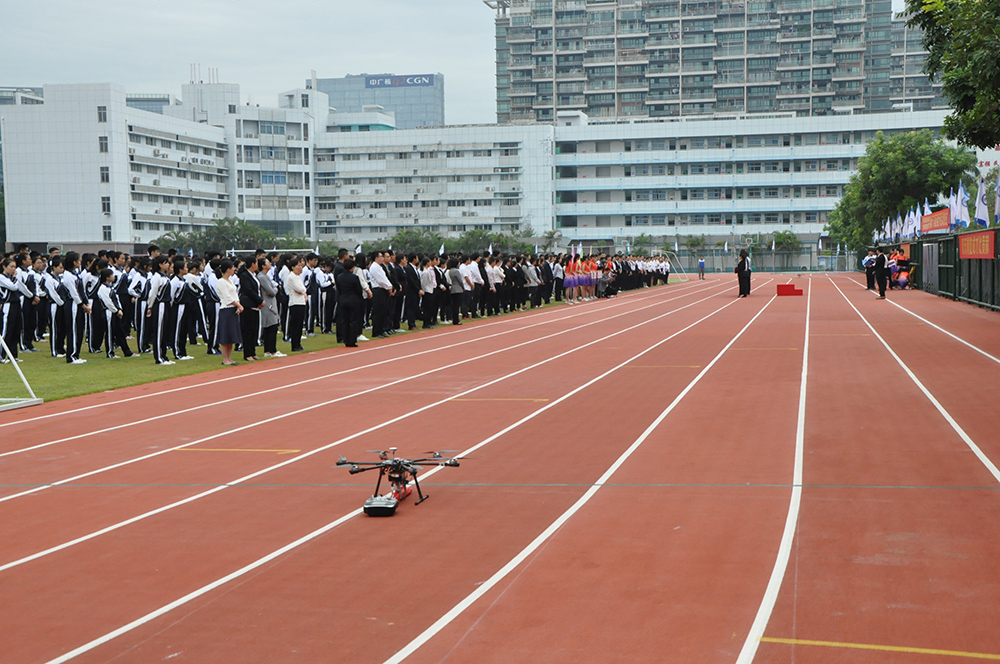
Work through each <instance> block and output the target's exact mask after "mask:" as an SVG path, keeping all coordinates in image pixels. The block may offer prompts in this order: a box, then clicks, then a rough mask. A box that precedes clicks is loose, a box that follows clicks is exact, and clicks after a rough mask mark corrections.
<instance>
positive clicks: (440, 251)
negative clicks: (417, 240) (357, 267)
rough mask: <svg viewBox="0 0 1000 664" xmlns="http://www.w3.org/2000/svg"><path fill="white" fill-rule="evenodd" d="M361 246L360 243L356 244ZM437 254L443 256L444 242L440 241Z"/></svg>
mask: <svg viewBox="0 0 1000 664" xmlns="http://www.w3.org/2000/svg"><path fill="white" fill-rule="evenodd" d="M358 246H359V247H360V246H361V245H360V244H359V245H358ZM438 256H444V242H442V243H441V248H440V249H438Z"/></svg>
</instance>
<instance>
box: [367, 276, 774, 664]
mask: <svg viewBox="0 0 1000 664" xmlns="http://www.w3.org/2000/svg"><path fill="white" fill-rule="evenodd" d="M776 298H777V295H772V296H771V299H770V300H768V301H767V304H765V305H764V306H763V307H762V308H761V310H760V311H758V312H757V313H756V314H755V315H754V317H753V318H751V319H750V322H749V323H747V324H746V325H744V326H743V329H741V330H740V331H739V332H738V333H737V334H736V336H735V337H733V338H732V339H731V340H730V341H729V343H727V344H726V345H725V347H724V348H723V349H722V350H721V351H719V354H718V355H716V356H715V358H714V359H712V361H711V362H709V363H708V364H707V365H705V368H704V369H702V370H701V371H700V372H699V373H698V375H697V376H695V377H694V379H693V380H692V381H691V382H690V383H688V385H687V387H685V388H684V389H683V390H682V391H681V393H680V394H678V395H677V396H676V397H675V398H674V400H673V401H671V402H670V405H669V406H667V407H666V408H665V409H664V410H663V412H661V413H660V414H659V416H658V417H657V418H656V419H655V420H653V423H652V424H650V425H649V426H648V427H647V428H646V430H645V431H643V432H642V435H640V436H639V437H638V438H637V439H636V440H635V442H633V443H632V444H631V445H630V446H629V448H628V449H627V450H625V452H623V453H622V455H621V456H620V457H618V459H617V460H616V461H615V462H614V463H613V464H612V465H611V467H610V468H608V469H607V470H606V471H605V472H604V474H603V475H601V477H600V478H599V479H598V480H597V481H596V482H595V483H594V484H593V485H592V486H591V487H590V488H589V489H587V491H586V492H585V493H584V494H583V495H582V496H581V497H580V498H579V499H578V500H577V501H576V502H575V503H573V505H572V506H571V507H570V508H569V509H567V510H566V511H565V512H563V513H562V514H561V515H560V516H559V518H557V519H556V520H555V521H553V522H552V523H551V524H550V525H549V527H548V528H546V529H545V530H544V531H543V532H542V533H541V534H540V535H539V536H538V537H536V538H535V539H534V540H533V541H532V542H531V543H530V544H529V545H528V546H526V547H524V549H522V550H521V552H520V553H518V554H517V555H516V556H514V557H513V558H511V560H510V561H509V562H508V563H507V564H506V565H504V566H503V567H502V568H500V570H499V571H497V572H496V573H495V574H494V575H493V576H491V577H490V578H489V579H487V580H486V582H484V583H483V584H481V585H480V586H479V587H478V588H476V590H475V591H473V592H472V593H470V594H469V595H468V596H466V597H465V599H463V600H462V601H460V602H459V603H458V604H456V605H455V606H454V607H453V608H452V609H451V610H450V611H448V612H447V613H446V614H444V615H443V616H441V618H440V619H438V620H437V622H435V623H434V624H433V625H431V626H430V627H428V628H427V629H426V630H424V631H423V632H422V633H421V634H420V635H419V636H417V637H416V638H415V639H413V640H412V641H410V642H409V643H408V644H406V646H404V647H403V648H402V649H401V650H399V651H398V652H397V653H396V654H395V655H393V656H392V657H390V658H389V659H387V660H386V661H385V664H398V663H399V662H402V661H403V660H404V659H406V658H407V657H409V656H410V655H412V654H413V653H414V652H416V651H417V649H418V648H420V646H422V645H424V644H425V643H427V642H428V641H429V640H430V639H431V638H433V637H434V636H435V635H436V634H437V633H438V632H440V631H441V630H442V629H444V628H445V627H446V626H448V624H449V623H451V622H452V621H453V620H454V619H455V618H457V617H458V616H459V615H461V614H462V613H464V612H465V610H466V609H468V608H469V607H470V606H472V604H473V603H475V601H476V600H478V599H479V598H480V597H482V596H483V595H485V594H486V593H487V592H489V591H490V590H491V589H492V588H493V587H494V586H496V585H497V584H498V583H500V581H502V580H503V579H504V578H505V577H506V576H507V575H508V574H510V573H511V572H512V571H514V569H516V568H517V567H518V566H519V565H520V564H521V563H522V562H524V561H525V559H526V558H527V557H528V556H530V555H531V554H532V553H534V552H535V551H536V550H537V549H538V547H540V546H541V545H542V544H544V543H545V542H546V541H547V540H548V539H549V538H551V537H552V535H554V534H555V533H556V531H558V530H559V529H560V528H561V527H562V526H563V525H564V524H565V523H566V522H567V521H568V520H569V519H570V517H572V516H573V515H574V514H576V513H577V512H578V511H579V510H580V509H581V508H582V507H583V506H584V505H586V504H587V503H588V502H589V501H590V499H591V498H593V497H594V495H595V494H596V493H597V492H598V490H600V488H601V487H602V486H603V485H604V484H605V483H607V481H608V480H609V479H610V478H611V476H612V475H614V473H615V472H616V471H617V470H618V469H619V468H620V467H621V465H622V464H623V463H625V461H626V460H627V459H628V458H629V457H630V456H632V453H633V452H635V451H636V450H637V449H638V448H639V446H640V445H642V443H643V442H645V440H646V438H648V437H649V435H650V434H651V433H652V432H653V431H654V430H655V429H656V428H657V427H658V426H659V425H660V423H661V422H663V420H664V419H666V417H667V415H669V414H670V413H671V412H672V411H673V410H674V408H676V407H677V404H678V403H680V401H681V400H682V399H683V398H684V397H686V396H687V395H688V393H689V392H690V391H691V390H692V389H693V388H694V386H695V385H697V384H698V382H699V381H701V379H702V378H704V377H705V374H707V373H708V372H709V370H710V369H711V368H712V367H713V366H715V364H716V363H717V362H718V361H719V359H721V358H722V356H723V355H724V354H725V353H726V351H727V350H729V348H730V347H732V345H733V344H734V343H736V341H737V339H739V338H740V337H741V336H743V333H744V332H746V331H747V329H748V328H749V327H750V326H751V325H753V323H754V321H756V320H757V318H759V317H760V315H761V314H763V313H764V310H765V309H767V307H768V306H769V305H770V304H771V303H772V302H774V300H775V299H776ZM648 350H652V348H650V349H647V351H643V353H641V354H645V353H646V352H648ZM637 357H638V356H637ZM633 359H635V358H633ZM621 366H624V365H619V367H621ZM616 368H617V367H616Z"/></svg>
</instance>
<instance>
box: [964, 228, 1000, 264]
mask: <svg viewBox="0 0 1000 664" xmlns="http://www.w3.org/2000/svg"><path fill="white" fill-rule="evenodd" d="M996 235H997V234H996V232H995V231H982V232H980V233H965V234H963V235H959V236H958V257H959V258H994V257H996Z"/></svg>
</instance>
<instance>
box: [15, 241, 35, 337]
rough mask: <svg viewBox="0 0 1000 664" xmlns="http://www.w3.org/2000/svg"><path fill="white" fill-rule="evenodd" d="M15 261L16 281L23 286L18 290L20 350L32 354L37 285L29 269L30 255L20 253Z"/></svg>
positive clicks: (31, 270)
mask: <svg viewBox="0 0 1000 664" xmlns="http://www.w3.org/2000/svg"><path fill="white" fill-rule="evenodd" d="M15 260H16V261H18V263H17V279H18V281H20V282H21V283H22V284H24V289H23V290H21V289H19V290H20V298H19V299H20V305H21V312H20V313H21V338H20V344H21V350H23V351H24V352H26V353H34V352H35V306H36V305H38V303H39V302H40V300H39V297H38V284H37V282H36V280H35V272H34V270H33V269H32V267H31V264H32V260H31V254H26V253H20V254H18V255H17V257H16V259H15Z"/></svg>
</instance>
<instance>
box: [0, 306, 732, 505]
mask: <svg viewBox="0 0 1000 664" xmlns="http://www.w3.org/2000/svg"><path fill="white" fill-rule="evenodd" d="M705 290H706V291H707V290H711V289H705ZM720 292H721V291H720ZM716 295H718V293H716V294H713V295H710V296H709V297H708V298H704V299H703V300H696V301H695V302H693V303H692V304H689V305H687V306H686V307H681V309H675V310H673V311H682V310H683V309H686V308H687V307H689V306H693V305H694V304H697V303H698V302H703V301H704V300H705V299H709V298H712V297H715V296H716ZM667 301H670V300H667ZM659 304H663V302H654V303H653V304H649V305H646V306H645V307H640V308H639V309H636V310H634V311H629V312H626V313H623V314H619V316H625V315H628V314H631V313H637V312H639V311H643V310H645V309H650V308H652V307H655V306H658V305H659ZM669 313H673V312H668V314H663V315H669ZM617 317H618V316H616V318H617ZM660 317H662V315H661V316H658V317H657V318H660ZM607 320H608V319H607V318H602V319H599V320H595V321H592V322H590V323H584V324H583V325H580V326H578V327H577V328H575V329H577V330H580V329H583V328H585V327H589V326H591V325H597V324H599V323H603V322H605V321H607ZM652 320H656V318H652V319H650V320H647V321H644V323H641V324H645V323H648V322H650V321H652ZM565 333H566V332H565V331H564V330H560V331H558V332H554V333H552V334H548V335H545V336H542V337H538V338H535V339H529V340H528V341H524V342H522V343H519V344H514V345H513V346H505V347H503V348H500V349H498V350H494V351H490V352H488V353H485V354H482V355H476V356H475V357H470V358H466V359H464V360H459V361H458V362H452V363H451V364H446V365H444V366H441V367H435V368H434V369H430V370H428V371H424V372H422V373H419V374H414V375H411V376H406V377H404V378H400V379H397V380H394V381H392V382H389V383H381V384H379V385H376V386H375V387H371V388H368V389H366V390H361V391H358V392H353V393H351V394H347V395H345V396H342V397H337V398H336V399H330V400H327V401H323V402H320V403H317V404H313V405H311V406H306V407H304V408H299V409H298V410H294V411H291V412H288V413H282V414H281V415H276V416H273V417H269V418H266V419H263V420H258V421H256V422H251V423H249V424H245V425H243V426H240V427H237V428H235V429H228V430H226V431H222V432H219V433H215V434H212V435H211V436H206V437H204V438H199V439H198V440H194V441H191V442H190V443H185V444H183V445H177V446H174V447H170V448H166V449H162V450H159V451H157V452H151V453H150V454H144V455H143V456H140V457H135V458H133V459H129V460H127V461H120V462H118V463H114V464H111V465H109V466H105V467H103V468H98V469H97V470H91V471H88V472H86V473H82V474H80V475H74V476H73V477H70V478H67V479H63V480H57V481H55V482H51V483H47V484H42V485H39V486H36V487H33V488H31V489H27V490H25V491H21V492H19V493H13V494H10V495H8V496H2V497H0V503H5V502H7V501H10V500H13V499H15V498H21V497H23V496H27V495H30V494H33V493H38V492H39V491H44V490H45V489H50V488H52V487H55V486H60V485H63V484H67V483H69V482H75V481H76V480H80V479H83V478H85V477H90V476H92V475H97V474H99V473H103V472H106V471H109V470H114V469H116V468H121V467H123V466H128V465H131V464H133V463H137V462H139V461H145V460H147V459H152V458H154V457H158V456H161V455H163V454H167V453H168V452H173V451H175V450H180V449H184V448H186V447H192V446H193V445H198V444H201V443H204V442H207V441H209V440H215V439H216V438H221V437H222V436H227V435H230V434H234V433H238V432H240V431H246V430H247V429H251V428H253V427H256V426H260V425H262V424H268V423H271V422H276V421H278V420H282V419H285V418H289V417H294V416H295V415H300V414H302V413H305V412H308V411H310V410H315V409H316V408H321V407H323V406H329V405H332V404H335V403H339V402H341V401H346V400H348V399H354V398H356V397H359V396H363V395H365V394H369V393H371V392H377V391H379V390H384V389H386V388H389V387H393V386H395V385H398V384H400V383H405V382H408V381H411V380H416V379H417V378H423V377H424V376H426V375H428V374H432V373H436V372H438V371H445V370H446V369H452V368H454V367H457V366H459V365H462V364H466V363H468V362H474V361H476V360H481V359H483V358H486V357H490V356H491V355H496V354H498V353H504V352H507V351H509V350H514V349H515V348H520V347H522V346H528V345H530V344H534V343H538V342H540V341H544V340H546V339H551V338H552V337H557V336H561V335H563V334H565ZM451 347H453V346H449V348H451ZM112 428H118V427H112ZM307 454H308V453H307Z"/></svg>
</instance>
